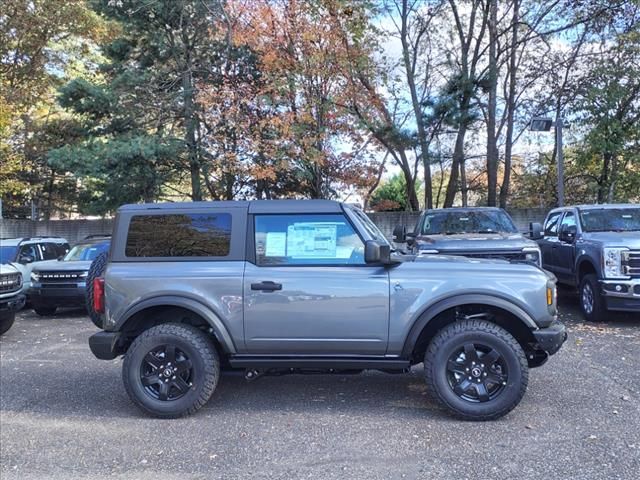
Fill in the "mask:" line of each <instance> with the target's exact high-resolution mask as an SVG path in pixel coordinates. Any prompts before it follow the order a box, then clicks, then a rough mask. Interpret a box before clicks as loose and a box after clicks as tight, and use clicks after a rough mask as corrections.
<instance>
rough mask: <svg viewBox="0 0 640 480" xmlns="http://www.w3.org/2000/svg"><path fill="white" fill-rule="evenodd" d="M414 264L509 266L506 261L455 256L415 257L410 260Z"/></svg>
mask: <svg viewBox="0 0 640 480" xmlns="http://www.w3.org/2000/svg"><path fill="white" fill-rule="evenodd" d="M412 261H413V262H414V263H458V264H460V263H467V264H477V263H479V264H484V265H490V264H492V265H497V264H498V265H499V264H502V265H505V264H509V263H510V262H508V261H507V260H500V259H493V258H469V257H461V256H457V255H435V254H434V255H421V256H416V257H415V259H413V260H412Z"/></svg>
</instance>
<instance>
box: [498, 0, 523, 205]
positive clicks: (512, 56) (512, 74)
mask: <svg viewBox="0 0 640 480" xmlns="http://www.w3.org/2000/svg"><path fill="white" fill-rule="evenodd" d="M519 7H520V5H519V0H514V2H513V19H512V21H511V26H512V28H513V32H512V34H511V50H510V52H509V93H508V94H507V133H506V138H505V146H504V174H503V178H502V186H501V187H500V207H501V208H507V201H508V199H509V188H510V184H511V154H512V149H513V123H514V116H515V110H516V81H517V71H516V70H517V66H516V62H517V50H518V49H517V46H518V22H519V15H520V12H519Z"/></svg>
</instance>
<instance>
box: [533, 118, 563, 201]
mask: <svg viewBox="0 0 640 480" xmlns="http://www.w3.org/2000/svg"><path fill="white" fill-rule="evenodd" d="M563 126H564V121H563V118H562V115H558V116H556V121H555V122H554V121H553V119H551V118H548V117H533V118H532V119H531V123H530V124H529V130H531V131H532V132H548V131H550V130H551V127H556V161H557V163H558V206H559V207H563V206H564V158H563V156H562V127H563Z"/></svg>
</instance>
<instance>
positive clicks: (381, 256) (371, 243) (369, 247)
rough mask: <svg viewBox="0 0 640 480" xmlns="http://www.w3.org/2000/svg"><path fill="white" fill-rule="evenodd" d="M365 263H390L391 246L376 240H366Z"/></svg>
mask: <svg viewBox="0 0 640 480" xmlns="http://www.w3.org/2000/svg"><path fill="white" fill-rule="evenodd" d="M364 261H365V263H384V264H387V263H391V248H389V245H383V244H382V243H380V242H378V241H376V240H367V241H366V242H365V244H364Z"/></svg>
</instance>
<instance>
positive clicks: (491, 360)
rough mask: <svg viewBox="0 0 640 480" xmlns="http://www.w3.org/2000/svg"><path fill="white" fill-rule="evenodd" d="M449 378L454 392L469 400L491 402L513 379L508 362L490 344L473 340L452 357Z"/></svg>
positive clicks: (448, 368) (450, 358)
mask: <svg viewBox="0 0 640 480" xmlns="http://www.w3.org/2000/svg"><path fill="white" fill-rule="evenodd" d="M447 378H448V381H449V386H450V387H451V389H452V390H453V392H454V393H455V394H456V395H457V396H458V397H460V398H462V399H463V400H466V401H468V402H488V401H489V400H493V399H495V398H496V397H497V396H498V395H500V394H501V393H502V391H503V390H504V388H505V386H506V385H507V382H508V380H509V375H508V368H507V364H506V362H505V360H504V358H503V357H502V355H500V353H498V351H497V350H495V349H493V348H492V347H490V346H489V345H483V344H481V343H474V342H469V343H466V344H465V345H464V346H463V347H462V348H460V349H458V350H456V351H455V352H454V353H453V354H452V355H450V356H449V360H448V362H447Z"/></svg>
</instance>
